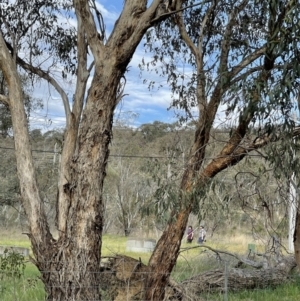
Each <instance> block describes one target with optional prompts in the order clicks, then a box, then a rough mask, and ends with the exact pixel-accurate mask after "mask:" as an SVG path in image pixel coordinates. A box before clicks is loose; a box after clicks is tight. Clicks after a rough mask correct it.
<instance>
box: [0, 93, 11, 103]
mask: <svg viewBox="0 0 300 301" xmlns="http://www.w3.org/2000/svg"><path fill="white" fill-rule="evenodd" d="M0 101H1V102H2V103H4V104H5V105H9V98H8V97H7V96H5V95H2V94H0Z"/></svg>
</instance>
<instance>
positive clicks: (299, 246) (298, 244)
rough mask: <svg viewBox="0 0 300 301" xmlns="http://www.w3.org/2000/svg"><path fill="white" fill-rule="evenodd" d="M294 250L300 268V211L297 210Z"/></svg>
mask: <svg viewBox="0 0 300 301" xmlns="http://www.w3.org/2000/svg"><path fill="white" fill-rule="evenodd" d="M294 250H295V259H296V263H297V265H298V267H299V268H300V211H299V208H297V213H296V222H295V233H294Z"/></svg>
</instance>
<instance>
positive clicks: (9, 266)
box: [0, 249, 26, 280]
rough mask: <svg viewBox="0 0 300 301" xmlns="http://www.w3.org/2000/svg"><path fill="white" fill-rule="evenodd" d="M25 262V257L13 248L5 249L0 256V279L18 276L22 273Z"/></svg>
mask: <svg viewBox="0 0 300 301" xmlns="http://www.w3.org/2000/svg"><path fill="white" fill-rule="evenodd" d="M25 267H26V264H25V257H24V256H23V255H22V254H19V253H17V252H14V251H13V250H9V249H5V250H4V254H3V255H2V256H0V279H1V280H3V278H6V277H8V278H20V277H21V276H22V275H23V274H24V270H25Z"/></svg>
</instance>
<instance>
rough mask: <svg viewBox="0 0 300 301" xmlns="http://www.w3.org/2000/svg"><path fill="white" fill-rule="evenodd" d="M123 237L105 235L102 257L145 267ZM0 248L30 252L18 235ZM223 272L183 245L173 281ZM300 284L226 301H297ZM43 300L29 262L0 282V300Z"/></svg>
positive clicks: (238, 241)
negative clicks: (14, 275)
mask: <svg viewBox="0 0 300 301" xmlns="http://www.w3.org/2000/svg"><path fill="white" fill-rule="evenodd" d="M126 241H127V238H126V237H119V236H115V235H104V236H103V242H102V256H111V255H115V254H125V255H127V256H131V257H133V258H136V259H139V258H141V260H142V262H143V263H144V264H147V263H148V260H149V258H150V255H151V254H150V253H133V252H127V251H126ZM249 243H254V242H253V241H252V240H251V239H250V238H247V237H245V236H242V235H240V236H235V237H232V238H231V239H230V241H228V240H224V238H218V237H216V238H215V237H213V238H208V240H207V242H206V245H207V246H209V247H211V248H214V249H218V250H222V251H228V252H233V253H236V254H240V255H245V254H247V252H248V244H249ZM0 245H6V246H21V247H27V248H30V242H29V239H28V238H27V236H26V235H21V234H19V233H9V232H7V233H6V232H3V233H1V238H0ZM256 249H257V250H258V251H262V250H263V247H262V246H260V245H258V244H256ZM216 268H221V269H222V268H224V266H223V264H220V262H219V261H218V260H217V257H216V255H215V253H213V252H211V251H209V250H207V249H206V248H203V247H198V245H197V244H196V243H193V244H192V245H191V244H187V243H186V242H184V241H183V243H182V246H181V252H180V255H179V257H178V260H177V263H176V266H175V268H174V270H173V272H172V277H173V278H174V279H175V280H177V281H182V280H184V279H187V278H190V277H191V276H193V275H196V274H199V273H201V272H204V271H207V270H213V269H216ZM299 296H300V280H297V281H295V282H294V283H289V284H285V285H282V286H279V287H277V288H275V289H263V290H252V291H249V290H248V291H243V292H239V293H228V299H227V300H228V301H237V300H244V301H279V300H280V301H294V300H299ZM201 297H202V299H203V300H206V301H223V300H225V299H224V295H223V294H206V295H203V296H201ZM44 299H45V292H44V289H43V283H42V282H41V280H39V271H38V270H37V268H36V267H35V266H34V265H33V264H32V263H30V262H27V264H26V269H25V273H24V276H22V277H21V278H20V279H5V278H4V279H3V280H2V281H1V282H0V300H5V301H41V300H44Z"/></svg>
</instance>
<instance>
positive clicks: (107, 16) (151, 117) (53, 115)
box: [31, 0, 176, 130]
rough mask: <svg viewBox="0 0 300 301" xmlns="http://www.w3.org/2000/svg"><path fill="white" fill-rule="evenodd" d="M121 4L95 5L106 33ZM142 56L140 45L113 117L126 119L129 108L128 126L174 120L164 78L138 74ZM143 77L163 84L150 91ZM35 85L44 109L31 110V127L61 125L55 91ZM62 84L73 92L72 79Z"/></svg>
mask: <svg viewBox="0 0 300 301" xmlns="http://www.w3.org/2000/svg"><path fill="white" fill-rule="evenodd" d="M122 7H123V0H110V1H109V0H98V9H99V10H100V11H101V13H102V15H103V18H104V21H105V25H106V31H107V36H109V33H110V32H111V30H112V28H113V26H114V23H115V21H116V20H117V18H118V17H119V14H120V12H121V10H122ZM143 57H144V58H145V59H146V60H147V56H145V53H144V49H143V47H142V46H139V47H138V49H137V50H136V53H135V55H134V56H133V58H132V60H131V62H130V64H129V66H128V70H129V71H128V72H127V73H126V75H125V76H126V80H127V83H126V87H125V91H124V93H125V94H126V96H125V97H124V98H123V100H122V102H121V103H120V105H119V106H118V107H117V109H116V118H121V119H124V118H125V120H128V119H126V116H127V115H128V112H131V113H134V114H136V115H137V117H136V118H135V119H134V120H130V123H131V126H139V125H141V124H144V123H152V122H153V121H156V120H158V121H162V122H167V123H171V122H174V121H175V120H176V117H175V113H174V111H173V110H167V108H168V107H169V105H170V101H171V93H170V90H169V89H168V86H167V84H166V82H165V79H163V78H161V77H159V76H158V75H157V74H155V73H154V72H153V73H149V72H146V71H144V72H143V73H142V74H141V73H140V69H139V67H138V65H139V63H140V62H141V60H142V58H143ZM148 58H149V55H148ZM144 79H147V80H154V81H156V82H157V83H160V84H163V85H164V87H163V88H160V89H158V88H154V89H152V90H151V91H149V89H148V85H147V84H144V83H143V80H144ZM35 88H36V97H38V98H42V99H43V100H44V109H43V110H42V111H39V112H37V113H36V114H32V118H31V124H32V127H39V128H40V127H43V128H44V130H48V129H52V128H61V127H63V126H64V124H65V118H64V110H63V105H62V102H61V100H60V98H59V97H58V95H57V93H56V92H55V91H54V90H53V89H52V88H51V87H49V86H48V85H46V84H45V83H41V84H40V85H36V87H35ZM64 88H65V89H66V90H67V91H68V92H69V94H70V95H72V94H73V92H72V91H73V90H74V85H73V83H72V82H71V81H70V82H65V83H64ZM70 98H71V97H70ZM133 121H134V124H133V123H132V122H133Z"/></svg>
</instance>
